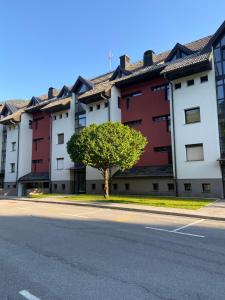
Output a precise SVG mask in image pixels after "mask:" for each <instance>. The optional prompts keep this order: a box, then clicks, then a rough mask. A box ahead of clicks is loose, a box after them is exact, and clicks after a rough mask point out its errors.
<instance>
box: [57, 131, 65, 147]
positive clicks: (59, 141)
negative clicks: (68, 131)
mask: <svg viewBox="0 0 225 300" xmlns="http://www.w3.org/2000/svg"><path fill="white" fill-rule="evenodd" d="M58 144H59V145H60V144H64V133H59V134H58Z"/></svg>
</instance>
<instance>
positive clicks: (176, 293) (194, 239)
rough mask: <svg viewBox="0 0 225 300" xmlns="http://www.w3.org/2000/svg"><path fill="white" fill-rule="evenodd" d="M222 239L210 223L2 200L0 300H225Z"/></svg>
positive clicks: (222, 227) (219, 226)
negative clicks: (25, 294)
mask: <svg viewBox="0 0 225 300" xmlns="http://www.w3.org/2000/svg"><path fill="white" fill-rule="evenodd" d="M224 232H225V223H223V222H216V221H209V220H205V219H198V220H197V219H196V218H184V217H182V218H181V217H178V216H165V215H157V214H148V213H146V214H145V213H138V212H131V211H130V212H129V211H115V210H112V209H110V208H109V209H101V208H96V207H78V206H67V205H55V204H54V205H53V204H46V203H45V204H44V203H32V202H20V201H4V200H2V201H0V245H1V247H0V270H1V271H0V295H1V299H10V300H11V299H26V298H25V297H24V296H22V295H21V294H20V292H21V291H27V292H28V295H33V296H34V297H36V298H37V299H41V300H48V299H56V300H57V299H71V300H72V299H82V300H83V299H116V300H117V299H129V300H130V299H131V300H132V299H139V300H140V299H148V300H149V299H151V300H155V299H156V300H158V299H179V300H180V299H182V300H186V299H188V300H189V299H191V300H192V299H194V300H195V299H198V300H199V299H204V300H207V299H208V300H209V299H210V300H211V299H216V300H217V299H218V300H220V299H221V300H224V299H225V285H224V282H225V268H224V266H225V250H224V249H225V235H224ZM30 299H32V298H30ZM33 299H34V298H33Z"/></svg>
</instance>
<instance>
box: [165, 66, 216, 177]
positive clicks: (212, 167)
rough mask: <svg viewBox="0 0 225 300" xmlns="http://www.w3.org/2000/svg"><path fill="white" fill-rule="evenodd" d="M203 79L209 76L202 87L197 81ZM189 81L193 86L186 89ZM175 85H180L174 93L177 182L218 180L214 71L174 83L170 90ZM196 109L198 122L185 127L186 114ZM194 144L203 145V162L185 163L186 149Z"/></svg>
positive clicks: (184, 78)
mask: <svg viewBox="0 0 225 300" xmlns="http://www.w3.org/2000/svg"><path fill="white" fill-rule="evenodd" d="M205 75H208V81H206V82H203V83H201V81H200V77H202V76H205ZM191 79H194V85H191V86H187V81H188V80H191ZM176 83H181V88H179V89H175V88H174V89H173V103H174V120H175V121H174V127H175V132H173V139H174V140H175V150H176V154H175V155H174V157H175V158H176V168H177V178H178V179H204V178H212V179H219V178H221V170H220V166H219V162H218V161H217V160H218V159H219V157H220V145H219V131H218V117H217V101H216V90H215V74H214V70H211V71H209V72H204V73H199V74H195V75H192V76H188V77H183V78H181V79H177V80H176V81H174V82H173V86H174V85H175V84H176ZM196 107H199V108H200V122H196V123H190V124H186V123H185V110H186V109H191V108H196ZM171 111H172V109H171ZM172 127H173V126H172ZM193 144H203V153H204V159H203V160H200V161H187V157H186V145H193ZM173 150H174V149H173Z"/></svg>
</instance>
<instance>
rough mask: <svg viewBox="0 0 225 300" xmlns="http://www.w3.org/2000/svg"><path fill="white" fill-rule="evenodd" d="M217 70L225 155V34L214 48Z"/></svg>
mask: <svg viewBox="0 0 225 300" xmlns="http://www.w3.org/2000/svg"><path fill="white" fill-rule="evenodd" d="M213 54H214V62H215V72H216V92H217V107H218V122H219V135H220V151H221V156H222V157H224V156H225V130H224V128H225V127H224V126H225V36H223V37H221V39H220V41H218V42H217V44H216V45H215V46H214V49H213Z"/></svg>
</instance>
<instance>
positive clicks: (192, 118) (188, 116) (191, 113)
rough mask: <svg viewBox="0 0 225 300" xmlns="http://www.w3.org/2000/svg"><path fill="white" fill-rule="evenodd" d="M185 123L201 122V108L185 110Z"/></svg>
mask: <svg viewBox="0 0 225 300" xmlns="http://www.w3.org/2000/svg"><path fill="white" fill-rule="evenodd" d="M184 113H185V123H186V124H191V123H197V122H200V107H195V108H190V109H185V111H184Z"/></svg>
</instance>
